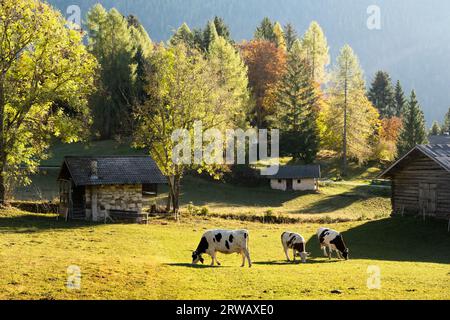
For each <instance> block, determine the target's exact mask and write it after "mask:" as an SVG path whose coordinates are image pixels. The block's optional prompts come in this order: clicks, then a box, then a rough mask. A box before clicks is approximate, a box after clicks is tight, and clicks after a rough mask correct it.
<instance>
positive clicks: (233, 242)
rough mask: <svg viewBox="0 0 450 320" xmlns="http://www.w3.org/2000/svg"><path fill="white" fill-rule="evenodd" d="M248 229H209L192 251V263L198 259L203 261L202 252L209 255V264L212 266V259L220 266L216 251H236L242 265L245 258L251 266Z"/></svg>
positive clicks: (229, 252) (226, 252) (227, 252)
mask: <svg viewBox="0 0 450 320" xmlns="http://www.w3.org/2000/svg"><path fill="white" fill-rule="evenodd" d="M248 241H249V238H248V231H247V230H235V231H231V230H210V231H206V232H205V233H204V234H203V236H202V239H201V240H200V243H199V245H198V247H197V250H195V251H194V252H193V253H192V264H196V263H198V262H199V261H200V262H201V263H203V262H204V259H203V258H202V254H208V255H210V256H211V258H212V261H211V266H214V261H215V262H217V264H218V265H219V266H220V262H219V261H218V260H217V257H216V253H217V252H220V253H225V254H232V253H238V254H241V255H242V266H241V267H243V266H245V259H246V258H247V261H248V266H249V267H251V266H252V261H251V260H250V253H249V251H248Z"/></svg>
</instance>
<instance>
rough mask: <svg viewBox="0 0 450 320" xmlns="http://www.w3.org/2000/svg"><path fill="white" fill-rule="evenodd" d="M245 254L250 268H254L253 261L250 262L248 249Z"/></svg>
mask: <svg viewBox="0 0 450 320" xmlns="http://www.w3.org/2000/svg"><path fill="white" fill-rule="evenodd" d="M244 254H245V257H246V258H247V261H248V267H249V268H251V267H252V260H250V252H248V249H245V250H244Z"/></svg>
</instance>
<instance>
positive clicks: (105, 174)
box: [58, 156, 167, 186]
mask: <svg viewBox="0 0 450 320" xmlns="http://www.w3.org/2000/svg"><path fill="white" fill-rule="evenodd" d="M93 163H96V165H97V175H96V176H93V174H92V164H93ZM68 176H69V177H68ZM67 178H71V179H72V180H73V182H74V183H75V185H77V186H88V185H112V184H165V183H167V180H166V178H165V177H164V175H163V174H162V173H161V171H160V170H159V168H158V166H157V165H156V163H155V161H153V159H152V158H150V157H148V156H101V157H65V158H64V162H63V165H62V167H61V171H60V173H59V176H58V180H62V179H67Z"/></svg>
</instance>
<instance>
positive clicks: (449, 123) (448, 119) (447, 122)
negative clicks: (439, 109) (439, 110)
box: [441, 108, 450, 134]
mask: <svg viewBox="0 0 450 320" xmlns="http://www.w3.org/2000/svg"><path fill="white" fill-rule="evenodd" d="M441 132H442V134H448V133H449V132H450V108H449V109H448V111H447V113H446V114H445V118H444V122H443V124H442V128H441Z"/></svg>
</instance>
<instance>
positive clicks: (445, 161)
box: [380, 144, 450, 178]
mask: <svg viewBox="0 0 450 320" xmlns="http://www.w3.org/2000/svg"><path fill="white" fill-rule="evenodd" d="M415 151H419V152H421V153H423V154H424V155H426V156H428V157H429V158H431V159H432V160H434V161H435V162H436V163H437V164H439V165H440V166H441V167H442V168H443V169H444V170H446V171H448V172H450V144H422V145H418V146H416V147H415V148H413V149H412V150H411V151H410V152H408V153H407V154H405V155H404V156H403V157H401V158H400V159H399V160H397V161H396V162H394V163H393V164H392V165H391V166H390V167H389V168H387V169H386V170H385V171H384V172H383V173H381V174H380V177H382V178H383V177H387V176H388V175H389V173H390V172H391V171H392V170H393V169H395V168H396V167H397V166H398V165H399V164H400V163H401V162H403V161H404V160H405V159H406V158H408V157H409V156H410V155H411V154H412V153H413V152H415Z"/></svg>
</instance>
